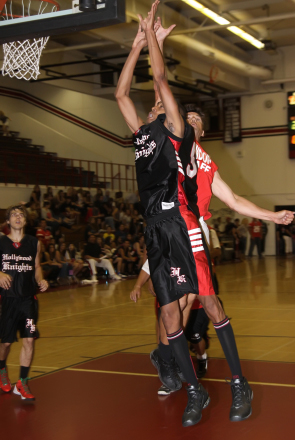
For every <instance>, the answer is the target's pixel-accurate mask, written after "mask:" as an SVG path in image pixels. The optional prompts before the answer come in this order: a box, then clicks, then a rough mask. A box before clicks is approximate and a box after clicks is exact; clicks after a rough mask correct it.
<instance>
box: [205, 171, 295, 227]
mask: <svg viewBox="0 0 295 440" xmlns="http://www.w3.org/2000/svg"><path fill="white" fill-rule="evenodd" d="M211 187H212V193H213V194H214V195H215V196H216V197H218V199H220V200H221V201H222V202H224V203H225V204H226V205H227V206H229V208H231V209H232V210H233V211H236V212H238V213H239V214H243V215H247V216H248V217H254V218H259V219H262V220H270V221H272V222H274V223H277V224H282V225H288V224H289V223H291V222H292V220H293V218H294V212H291V211H286V210H283V211H278V212H272V211H268V210H267V209H263V208H260V207H259V206H257V205H255V204H254V203H252V202H249V200H247V199H244V197H240V196H238V195H237V194H235V193H234V192H233V191H232V190H231V188H230V187H229V186H228V185H227V184H226V183H225V182H224V181H223V180H222V179H221V177H220V175H219V173H218V171H216V172H215V174H214V179H213V182H212V186H211Z"/></svg>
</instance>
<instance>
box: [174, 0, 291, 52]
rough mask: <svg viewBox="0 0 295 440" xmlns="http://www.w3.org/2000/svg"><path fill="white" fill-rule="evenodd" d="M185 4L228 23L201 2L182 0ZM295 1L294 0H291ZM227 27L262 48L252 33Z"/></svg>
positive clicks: (234, 27)
mask: <svg viewBox="0 0 295 440" xmlns="http://www.w3.org/2000/svg"><path fill="white" fill-rule="evenodd" d="M182 1H183V2H184V3H186V4H187V5H189V6H191V7H192V8H194V9H196V10H197V11H199V12H201V13H202V14H204V15H206V17H209V18H211V20H213V21H215V22H216V23H218V24H220V25H227V24H230V21H228V20H227V19H226V18H223V17H221V16H220V15H218V14H216V12H214V11H211V9H208V8H206V7H205V6H203V5H202V4H201V3H199V2H197V1H195V0H182ZM293 1H295V0H293ZM227 29H228V30H229V31H230V32H232V33H233V34H235V35H237V36H238V37H240V38H243V40H246V41H248V43H250V44H252V45H253V46H255V47H257V49H264V46H265V45H264V43H262V42H261V41H259V40H257V39H256V38H254V37H253V36H252V35H250V34H248V33H247V32H245V31H243V30H242V29H240V28H239V27H237V26H229V27H227Z"/></svg>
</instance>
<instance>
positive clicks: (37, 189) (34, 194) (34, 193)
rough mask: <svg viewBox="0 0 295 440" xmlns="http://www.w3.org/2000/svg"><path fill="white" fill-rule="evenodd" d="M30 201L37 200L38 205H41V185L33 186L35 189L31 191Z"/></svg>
mask: <svg viewBox="0 0 295 440" xmlns="http://www.w3.org/2000/svg"><path fill="white" fill-rule="evenodd" d="M30 202H31V203H32V202H35V203H36V206H38V207H39V206H40V203H41V190H40V187H39V185H35V186H34V188H33V191H32V192H31V195H30Z"/></svg>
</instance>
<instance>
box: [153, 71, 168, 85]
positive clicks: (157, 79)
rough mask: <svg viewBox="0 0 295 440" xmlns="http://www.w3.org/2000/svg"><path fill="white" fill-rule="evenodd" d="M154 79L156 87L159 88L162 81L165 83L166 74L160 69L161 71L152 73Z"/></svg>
mask: <svg viewBox="0 0 295 440" xmlns="http://www.w3.org/2000/svg"><path fill="white" fill-rule="evenodd" d="M154 81H155V82H156V84H157V86H158V88H161V86H162V85H163V84H164V83H167V79H166V76H165V71H164V72H162V71H161V72H155V73H154Z"/></svg>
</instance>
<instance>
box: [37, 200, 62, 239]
mask: <svg viewBox="0 0 295 440" xmlns="http://www.w3.org/2000/svg"><path fill="white" fill-rule="evenodd" d="M41 215H42V218H45V219H46V224H47V226H49V227H50V229H51V232H52V234H53V235H55V232H56V231H57V229H59V226H60V219H55V218H53V215H52V212H51V209H50V202H49V201H47V202H44V207H43V208H42V209H41Z"/></svg>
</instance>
